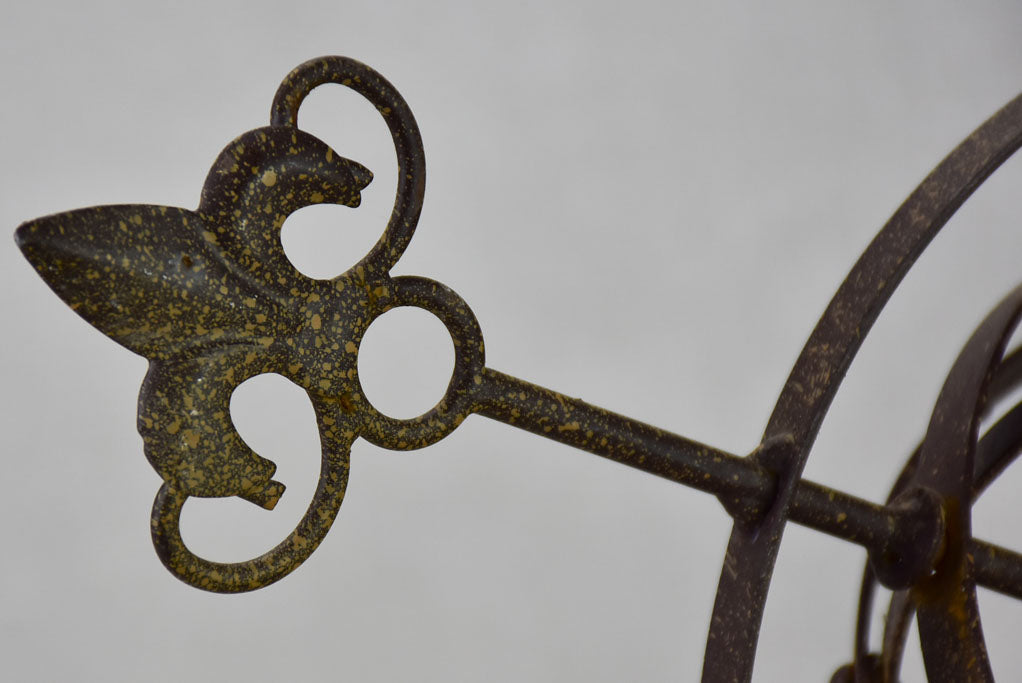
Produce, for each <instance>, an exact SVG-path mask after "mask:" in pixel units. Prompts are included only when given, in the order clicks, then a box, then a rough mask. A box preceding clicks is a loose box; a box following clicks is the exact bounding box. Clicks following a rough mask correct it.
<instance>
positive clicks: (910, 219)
mask: <svg viewBox="0 0 1022 683" xmlns="http://www.w3.org/2000/svg"><path fill="white" fill-rule="evenodd" d="M1019 146H1022V96H1019V97H1016V98H1015V99H1014V100H1012V101H1011V102H1010V103H1009V104H1008V105H1006V106H1005V107H1004V108H1003V109H1001V110H1000V111H999V112H997V113H996V114H994V116H992V117H991V118H990V119H989V120H987V121H986V122H985V123H984V124H983V125H982V126H980V127H979V128H978V129H977V130H976V131H975V132H974V133H973V134H972V135H970V136H969V137H968V138H966V139H965V141H963V142H962V143H961V144H960V145H959V146H958V147H957V148H956V149H955V150H954V151H952V152H951V154H949V155H948V156H947V157H946V158H945V159H944V160H943V161H942V162H941V163H940V165H938V166H937V168H936V169H935V170H934V171H933V172H931V173H930V175H929V176H927V177H926V179H925V180H923V182H922V184H920V186H919V187H918V188H916V190H915V191H914V192H913V193H912V194H911V195H910V196H909V198H908V199H907V200H906V201H905V203H904V204H902V205H901V207H900V208H899V209H898V210H897V211H896V212H895V213H894V215H893V216H892V217H891V219H890V220H889V221H888V222H887V224H886V225H885V226H884V228H883V229H882V230H881V231H880V232H879V234H877V236H876V237H875V238H874V239H873V241H872V242H871V243H870V245H869V246H868V247H867V248H866V250H865V252H863V254H862V256H861V257H860V258H859V260H858V261H857V262H856V264H855V266H854V267H853V268H852V270H851V271H850V273H849V275H848V277H847V278H846V279H845V281H844V282H843V283H842V284H841V286H840V288H839V289H838V291H837V293H836V294H835V296H834V298H833V299H832V300H831V302H830V304H829V305H828V307H827V310H826V311H825V312H824V314H823V316H822V317H821V319H820V321H819V322H818V323H817V325H816V328H815V329H814V330H813V332H812V334H811V335H810V337H809V341H808V342H807V343H806V345H805V347H804V348H803V350H802V353H801V355H800V356H799V358H798V360H797V361H796V363H795V366H794V368H793V369H792V372H791V374H790V375H789V377H788V380H787V382H786V384H785V386H784V388H783V389H782V391H781V395H780V397H779V399H778V401H777V405H776V407H775V408H774V412H773V415H772V416H771V418H770V421H769V424H768V426H767V429H766V432H765V434H764V441H766V440H767V439H771V438H777V437H781V436H783V435H786V434H788V435H791V437H792V438H793V441H794V448H793V449H792V453H791V456H790V458H789V459H788V461H787V462H786V463H783V464H782V465H781V467H779V468H778V469H779V470H780V471H779V477H780V485H779V487H778V490H777V497H776V499H775V502H774V504H773V507H772V508H771V510H770V511H769V512H768V513H767V515H766V516H765V517H764V519H763V520H762V521H761V522H760V523H759V524H757V525H754V526H752V527H751V528H750V527H749V526H747V525H744V524H740V523H736V524H735V525H734V527H733V529H732V532H731V538H730V540H729V542H728V547H727V551H726V556H725V560H724V568H723V570H722V571H721V575H720V581H719V584H718V589H717V597H716V601H715V603H714V607H713V616H712V618H711V623H710V630H709V634H708V637H707V642H706V655H705V659H704V661H703V680H704V681H728V682H731V681H748V680H750V679H751V677H752V667H753V663H754V661H755V652H756V643H757V641H758V637H759V627H760V624H761V623H762V619H763V609H764V607H765V604H766V597H767V591H768V588H769V585H770V579H771V577H772V574H773V568H774V563H775V561H776V558H777V551H778V549H779V547H780V543H781V538H782V535H783V532H784V525H785V522H786V520H787V513H788V508H789V506H790V504H791V498H792V495H793V493H794V489H795V484H796V483H797V481H798V479H799V478H800V477H801V474H802V471H803V469H804V468H805V464H806V461H807V459H808V457H809V451H810V450H811V448H812V444H813V441H814V440H815V438H816V434H817V432H818V431H819V427H820V425H821V423H822V422H823V417H824V415H825V414H826V412H827V408H828V407H829V406H830V402H831V401H832V400H833V397H834V394H835V393H836V391H837V388H838V386H839V384H840V382H841V379H842V378H843V377H844V374H845V372H846V371H847V369H848V366H849V365H850V364H851V361H852V359H853V358H854V356H855V353H856V352H857V351H858V349H859V347H860V345H861V344H862V340H863V339H864V338H865V335H866V334H867V333H868V332H869V329H870V328H871V327H872V325H873V323H874V321H875V320H876V318H877V316H878V315H879V314H880V311H881V310H882V309H883V306H884V305H885V304H886V303H887V300H888V299H889V298H890V297H891V295H892V294H893V293H894V290H895V288H896V287H897V286H898V284H899V283H900V282H901V280H902V278H904V276H905V274H906V273H907V272H908V270H909V268H910V267H911V265H912V264H913V262H914V261H915V259H916V258H917V257H918V256H919V254H920V253H922V251H923V249H924V248H925V247H926V246H927V245H928V244H929V242H930V240H932V239H933V237H934V236H935V235H936V234H937V232H938V231H939V230H940V228H942V227H943V226H944V224H945V223H946V222H947V220H948V219H949V218H950V217H951V216H952V215H953V214H954V212H955V211H956V210H957V209H958V207H959V206H961V205H962V203H963V202H964V201H965V200H966V199H967V198H968V197H969V195H971V194H972V192H973V191H974V190H975V189H976V188H977V187H978V186H979V185H980V184H981V183H982V182H983V181H984V180H985V179H986V178H987V177H988V176H989V175H990V174H991V173H993V171H994V170H995V169H996V168H997V167H998V166H1000V165H1001V164H1002V163H1003V162H1004V161H1005V160H1006V159H1007V158H1008V157H1009V156H1011V154H1012V153H1014V151H1015V150H1016V149H1018V148H1019Z"/></svg>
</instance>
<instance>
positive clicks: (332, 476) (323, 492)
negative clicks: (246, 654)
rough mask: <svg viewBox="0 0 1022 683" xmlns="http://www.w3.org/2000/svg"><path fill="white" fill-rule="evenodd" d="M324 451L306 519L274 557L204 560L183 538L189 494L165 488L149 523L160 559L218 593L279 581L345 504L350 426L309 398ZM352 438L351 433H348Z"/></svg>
mask: <svg viewBox="0 0 1022 683" xmlns="http://www.w3.org/2000/svg"><path fill="white" fill-rule="evenodd" d="M309 398H310V399H312V403H313V407H314V408H315V411H316V421H317V423H318V425H319V433H320V441H321V447H322V452H323V456H322V464H321V465H320V474H319V483H318V484H317V485H316V492H315V493H314V494H313V496H312V501H311V502H310V503H309V507H308V509H306V511H305V514H304V516H303V517H302V519H301V521H299V522H298V525H297V526H296V527H295V529H294V531H292V532H291V533H290V534H289V535H288V537H287V538H285V539H284V540H283V541H281V543H279V544H278V545H277V546H276V547H275V548H273V549H272V550H270V551H269V552H267V553H265V554H263V555H260V556H259V557H256V558H254V559H251V560H247V561H244V562H213V561H211V560H207V559H205V558H202V557H199V556H198V555H196V554H195V553H193V552H192V551H191V550H189V549H188V546H187V545H185V542H184V540H183V539H182V538H181V529H180V525H181V509H182V508H183V507H184V504H185V501H186V500H187V499H188V494H186V493H183V492H182V491H180V490H178V489H176V488H174V487H173V485H172V484H167V483H165V484H164V485H163V486H162V487H161V488H160V491H159V493H158V494H157V495H156V500H155V501H154V502H153V513H152V520H151V523H150V527H151V531H152V537H153V545H154V546H155V547H156V554H157V555H158V556H159V558H160V560H161V561H162V562H163V564H164V566H165V567H166V568H167V569H168V570H169V571H170V573H171V574H173V575H174V576H176V577H177V578H179V579H181V580H182V581H184V582H185V583H187V584H189V585H191V586H195V587H196V588H201V589H203V590H207V591H212V592H214V593H242V592H245V591H251V590H256V589H257V588H262V587H263V586H268V585H270V584H271V583H274V582H276V581H279V580H280V579H282V578H283V577H285V576H287V575H288V574H290V573H291V572H292V571H294V570H295V569H297V568H298V566H299V565H301V564H302V563H303V562H304V561H305V560H306V559H308V557H309V556H310V555H311V554H312V552H313V551H314V550H315V549H316V548H317V547H319V544H320V543H321V542H322V540H323V538H324V537H325V536H326V534H327V532H328V531H330V526H331V525H332V524H333V522H334V518H335V517H336V516H337V511H338V510H339V509H340V507H341V501H343V500H344V490H345V488H346V487H347V484H348V462H349V455H350V451H351V442H352V441H353V439H354V437H353V436H352V437H347V436H345V431H346V430H345V429H343V428H342V427H343V425H344V423H345V422H346V421H350V420H349V419H348V418H346V416H345V415H344V412H343V410H341V409H340V408H339V407H338V406H337V405H336V404H333V403H329V402H326V401H323V400H321V399H319V398H317V397H316V396H315V395H314V394H312V393H310V394H309ZM347 431H348V432H349V433H351V432H352V430H350V429H349V430H347Z"/></svg>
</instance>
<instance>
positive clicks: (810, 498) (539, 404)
mask: <svg viewBox="0 0 1022 683" xmlns="http://www.w3.org/2000/svg"><path fill="white" fill-rule="evenodd" d="M479 380H480V381H479V385H478V386H477V387H476V388H477V392H476V396H477V397H478V398H479V408H478V409H477V411H476V412H478V413H479V414H481V415H484V416H486V417H489V418H491V419H494V420H498V421H500V422H504V423H506V424H508V425H511V426H514V427H518V428H520V429H525V430H526V431H530V432H532V433H534V434H538V435H539V436H544V437H547V438H549V439H553V440H554V441H558V442H560V443H563V444H566V445H568V446H572V447H574V448H578V449H581V450H584V451H587V452H589V453H593V454H595V455H599V456H602V457H605V458H608V459H610V460H613V461H615V462H618V463H621V464H622V465H627V466H629V467H633V468H635V469H639V470H642V471H644V472H648V473H650V474H655V475H657V476H659V477H663V478H665V479H669V480H671V481H674V482H677V483H679V484H685V485H686V486H690V487H692V488H696V489H699V490H701V491H705V492H707V493H711V494H713V495H715V496H717V497H718V498H719V499H720V500H721V502H722V503H723V504H724V507H725V509H727V510H728V511H729V513H730V514H732V516H735V517H739V516H740V517H742V518H745V519H750V520H754V519H758V518H761V516H762V515H765V514H766V513H767V512H768V511H769V508H770V506H771V504H772V502H773V499H774V491H775V487H776V482H777V476H776V475H775V474H774V473H773V472H771V471H770V470H769V469H768V468H767V467H764V466H763V465H761V464H759V463H758V462H756V461H755V460H754V459H752V458H749V457H741V456H737V455H734V454H732V453H727V452H725V451H722V450H719V449H717V448H713V447H712V446H707V445H705V444H701V443H699V442H696V441H692V440H691V439H686V438H684V437H682V436H679V435H677V434H672V433H671V432H667V431H665V430H662V429H659V428H657V427H653V426H652V425H648V424H646V423H643V422H639V421H637V420H632V419H630V418H627V417H624V416H622V415H619V414H617V413H613V412H610V411H607V410H603V409H602V408H598V407H596V406H593V405H591V404H589V403H586V402H585V401H582V400H580V399H577V398H571V397H569V396H565V395H563V394H559V393H557V392H555V391H551V390H549V389H545V388H543V387H539V386H536V385H534V384H531V383H529V382H526V381H524V380H520V379H517V378H515V377H511V376H509V375H506V374H503V373H501V372H497V371H495V370H490V369H486V370H485V371H484V373H483V375H482V376H481V377H480V378H479ZM739 510H740V512H739ZM918 512H919V511H918V509H916V510H906V509H904V508H899V507H897V506H884V505H878V504H876V503H872V502H870V501H867V500H863V499H861V498H858V497H856V496H853V495H850V494H847V493H843V492H841V491H836V490H834V489H831V488H828V487H826V486H823V485H821V484H817V483H814V482H811V481H808V480H804V479H803V480H802V481H800V482H799V484H798V486H797V490H796V492H795V496H794V498H793V501H792V505H791V508H790V510H789V511H788V517H789V519H791V520H792V521H794V522H797V523H798V524H801V525H803V526H806V527H809V528H811V529H816V530H817V531H822V532H824V533H827V534H830V535H831V536H836V537H838V538H841V539H844V540H847V541H851V542H853V543H856V544H858V545H861V546H863V547H864V548H866V549H867V550H868V551H869V552H870V553H871V555H875V554H881V555H882V554H885V553H886V554H890V553H898V552H900V551H901V547H902V546H903V545H904V544H905V542H906V539H907V538H912V537H913V536H915V535H916V533H917V532H916V529H914V528H913V527H914V526H919V522H920V520H919V514H918ZM931 522H932V520H931ZM923 526H925V527H926V528H931V529H932V528H937V529H938V531H939V530H940V529H941V526H940V524H939V523H937V524H936V527H935V525H934V524H933V523H931V524H929V525H923ZM938 541H939V539H938ZM972 548H973V550H974V557H975V560H976V574H977V577H976V578H977V582H978V583H980V584H981V585H984V586H988V587H990V588H992V589H994V590H997V591H999V592H1002V593H1005V594H1008V595H1012V596H1015V597H1019V598H1022V555H1019V554H1018V553H1014V552H1012V551H1010V550H1007V549H1004V548H1001V547H998V546H994V545H991V544H989V543H985V542H983V541H977V540H973V541H972Z"/></svg>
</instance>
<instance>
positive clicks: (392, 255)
mask: <svg viewBox="0 0 1022 683" xmlns="http://www.w3.org/2000/svg"><path fill="white" fill-rule="evenodd" d="M325 83H337V84H340V85H343V86H346V87H348V88H351V89H352V90H354V91H355V92H357V93H359V94H360V95H362V96H363V97H365V98H366V99H367V100H369V101H370V102H371V103H372V104H373V106H375V107H376V110H377V111H379V112H380V115H381V116H383V118H384V120H385V121H386V122H387V127H388V128H389V129H390V134H391V137H392V138H393V140H394V150H395V152H396V153H397V177H398V181H397V182H398V185H397V196H396V197H395V199H394V210H393V212H392V213H391V217H390V221H389V222H388V223H387V227H386V228H385V229H384V231H383V235H382V236H381V237H380V239H379V241H378V242H377V243H376V244H375V245H374V246H373V248H372V250H370V252H369V253H368V254H367V255H366V256H365V258H363V259H362V261H360V262H359V265H361V266H362V267H364V268H365V269H366V270H367V271H368V272H369V273H370V274H372V275H381V274H383V273H387V272H389V271H390V269H391V268H393V267H394V264H396V263H397V262H398V259H400V258H401V255H402V254H403V253H404V251H405V248H407V247H408V243H409V242H410V241H411V239H412V235H413V234H414V233H415V226H416V224H417V223H418V221H419V214H420V213H421V211H422V200H423V196H424V195H425V192H426V159H425V153H424V152H423V149H422V136H421V135H420V134H419V126H418V124H416V122H415V117H414V116H412V110H411V109H409V107H408V104H407V103H406V102H405V100H404V98H403V97H401V95H400V93H398V91H397V89H396V88H395V87H394V86H393V85H391V84H390V82H389V81H388V80H387V79H385V78H384V77H383V76H381V75H380V74H378V73H377V72H376V71H374V70H373V69H372V68H370V67H368V66H366V65H365V64H363V63H362V62H359V61H357V60H354V59H351V58H349V57H319V58H317V59H311V60H309V61H307V62H305V63H304V64H301V65H299V66H298V67H296V68H295V69H294V70H293V71H292V72H291V73H289V74H288V75H287V77H286V78H285V79H284V81H283V82H282V83H281V84H280V88H278V90H277V94H276V95H275V96H274V98H273V106H272V109H271V115H270V122H271V125H273V126H291V127H297V126H298V110H299V108H300V107H301V105H302V101H303V100H304V99H305V97H306V95H308V94H309V93H310V92H311V91H312V90H313V88H316V87H318V86H320V85H323V84H325Z"/></svg>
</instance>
